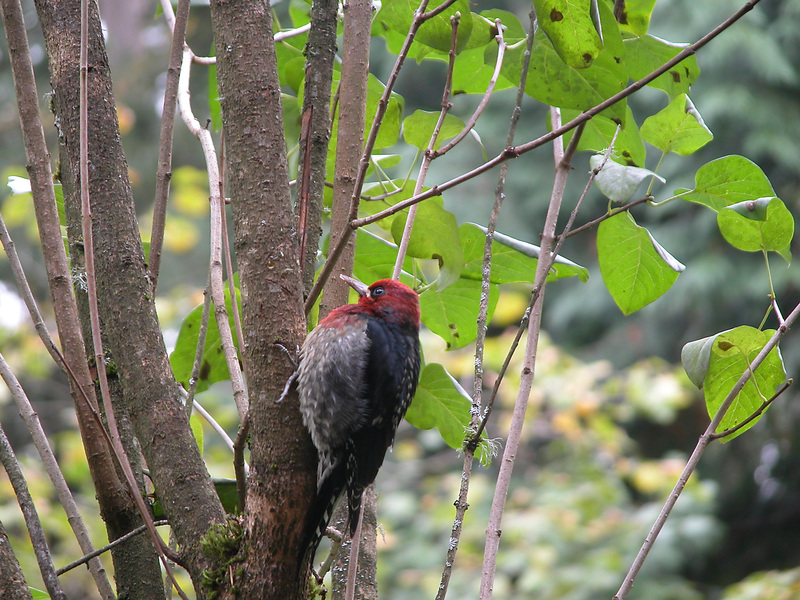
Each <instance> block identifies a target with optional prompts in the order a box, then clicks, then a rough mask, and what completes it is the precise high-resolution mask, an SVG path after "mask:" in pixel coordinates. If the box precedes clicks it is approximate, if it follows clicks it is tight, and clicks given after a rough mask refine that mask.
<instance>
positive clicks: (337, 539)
mask: <svg viewBox="0 0 800 600" xmlns="http://www.w3.org/2000/svg"><path fill="white" fill-rule="evenodd" d="M325 535H326V536H327V537H328V538H329V539H330V540H331V549H330V550H329V551H328V556H326V557H325V560H324V561H323V562H322V564H321V565H320V567H319V571H317V577H319V579H320V580H322V578H323V577H325V575H327V573H328V571H330V570H331V566H333V561H334V560H336V556H337V555H338V554H339V550H340V549H341V547H342V542H343V541H344V535H343V534H342V532H340V531H339V530H338V529H334V528H333V527H328V528H327V529H326V530H325Z"/></svg>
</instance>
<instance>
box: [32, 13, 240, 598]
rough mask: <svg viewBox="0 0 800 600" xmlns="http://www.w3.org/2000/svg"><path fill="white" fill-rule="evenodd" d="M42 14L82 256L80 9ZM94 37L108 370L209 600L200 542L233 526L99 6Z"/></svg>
mask: <svg viewBox="0 0 800 600" xmlns="http://www.w3.org/2000/svg"><path fill="white" fill-rule="evenodd" d="M36 8H37V12H38V14H39V18H40V21H41V23H42V30H43V32H44V36H45V42H46V45H47V50H48V55H49V59H50V72H51V82H52V85H53V92H54V93H53V107H54V111H55V114H56V119H57V123H58V124H59V141H60V143H61V180H62V183H63V184H64V192H65V194H64V196H65V205H66V208H67V211H68V214H70V215H72V224H71V226H70V227H69V228H68V234H69V236H70V241H71V248H72V250H73V252H79V251H80V248H81V247H82V241H81V236H80V232H79V230H78V229H77V228H76V227H75V222H74V219H75V215H78V214H79V210H80V209H79V205H80V203H79V192H78V190H79V189H80V182H79V178H78V173H79V168H78V165H79V114H78V108H79V80H80V69H79V49H80V2H79V0H63V1H59V2H52V1H48V0H36ZM89 32H90V33H89V65H88V76H87V85H88V94H89V126H88V128H89V131H88V135H89V169H90V171H89V172H90V176H89V181H88V187H89V194H90V198H91V208H92V223H93V228H94V245H95V254H96V256H95V265H96V278H97V291H98V302H99V308H100V317H101V320H102V323H103V325H104V334H105V336H106V339H105V340H104V341H105V342H107V351H108V355H109V356H110V357H112V362H109V363H108V364H107V365H106V366H105V368H106V369H107V370H108V371H111V372H112V374H116V375H117V376H118V377H119V380H120V383H121V385H122V389H123V394H124V398H125V403H126V404H127V408H128V412H129V415H130V418H131V420H132V423H133V426H134V429H135V432H136V435H137V437H138V439H139V441H140V443H141V447H142V452H143V454H144V456H145V459H146V461H147V464H148V467H149V469H150V474H151V478H152V480H153V483H154V486H155V489H156V493H157V495H158V498H159V500H160V502H161V505H162V507H163V509H164V511H165V513H166V515H167V517H168V519H169V521H170V524H171V526H172V529H173V532H174V534H175V537H176V539H177V541H178V543H179V545H180V549H181V553H182V557H183V559H184V563H185V566H186V567H187V570H188V571H189V574H190V575H191V577H192V580H193V581H194V583H195V587H196V589H197V590H198V595H199V596H200V597H202V596H203V591H202V588H201V586H200V585H199V582H200V581H201V578H202V572H203V570H204V569H206V568H208V567H210V566H212V565H211V561H210V559H208V558H207V557H205V556H204V555H203V553H202V552H201V550H200V539H201V537H202V536H203V534H204V533H205V532H206V530H207V529H208V526H209V524H211V523H214V522H222V521H224V519H225V514H224V511H223V509H222V505H221V504H220V502H219V499H218V498H217V496H216V493H215V491H214V488H213V485H212V483H211V480H210V477H209V475H208V471H207V470H206V466H205V464H204V462H203V460H202V458H201V456H200V453H199V451H198V448H197V444H196V442H195V440H194V437H193V435H192V433H191V430H190V428H189V423H188V419H187V417H186V413H185V411H184V408H183V404H182V401H181V398H180V392H179V390H178V385H177V383H176V382H175V380H174V377H173V375H172V371H171V368H170V365H169V361H168V359H167V353H166V349H165V346H164V342H163V338H162V336H161V330H160V327H159V323H158V319H157V316H156V312H155V305H154V302H153V297H152V294H151V287H150V284H149V282H148V280H147V277H146V271H145V262H144V253H143V250H142V243H141V239H140V238H139V233H138V225H137V222H136V215H135V210H134V205H133V197H132V193H131V189H130V182H129V180H128V167H127V162H126V160H125V156H124V153H123V151H122V146H121V143H120V138H119V126H118V122H117V116H116V105H115V102H114V97H113V93H112V89H111V78H110V72H109V68H108V60H107V57H106V54H105V49H104V45H103V36H102V32H101V28H100V21H99V18H98V16H97V7H96V5H95V4H94V3H93V2H91V3H90V23H89ZM98 367H99V368H103V367H104V366H103V365H98ZM140 576H141V572H140Z"/></svg>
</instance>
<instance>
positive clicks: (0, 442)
mask: <svg viewBox="0 0 800 600" xmlns="http://www.w3.org/2000/svg"><path fill="white" fill-rule="evenodd" d="M0 365H2V366H3V368H4V369H5V367H6V366H7V364H6V362H5V359H4V358H3V357H2V355H0ZM0 462H2V463H3V467H4V468H5V470H6V473H8V479H9V481H11V485H12V487H13V488H14V493H15V494H16V496H17V502H19V507H20V509H22V514H23V516H24V517H25V526H26V527H27V529H28V535H30V537H31V543H32V544H33V552H34V554H35V555H36V562H37V563H39V572H40V573H41V574H42V580H43V581H44V585H45V587H46V588H47V593H48V594H50V598H53V599H55V600H66V599H67V596H66V594H65V593H64V590H62V589H61V584H60V583H59V581H58V575H56V569H55V567H54V566H53V559H52V558H51V557H50V548H49V547H48V545H47V538H45V535H44V530H43V529H42V523H41V521H39V515H38V514H37V513H36V506H35V505H34V504H33V498H31V494H30V492H29V491H28V484H27V483H26V482H25V476H24V475H23V474H22V469H20V468H19V463H18V462H17V457H16V456H15V455H14V450H13V449H12V448H11V444H9V443H8V438H7V437H6V432H5V431H4V430H3V427H2V426H0Z"/></svg>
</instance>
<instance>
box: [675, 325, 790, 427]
mask: <svg viewBox="0 0 800 600" xmlns="http://www.w3.org/2000/svg"><path fill="white" fill-rule="evenodd" d="M774 333H775V332H774V331H773V330H767V331H760V330H758V329H755V328H754V327H749V326H744V325H743V326H741V327H737V328H735V329H730V330H728V331H724V332H722V333H718V334H716V335H713V336H710V337H707V338H704V339H702V340H697V341H694V342H690V343H689V344H686V346H684V347H683V351H682V352H681V362H682V363H683V365H684V369H686V372H687V373H688V374H689V378H690V379H691V380H692V383H694V384H695V385H697V386H698V387H701V388H702V389H703V391H704V395H705V399H706V408H707V409H708V414H709V416H711V417H712V418H713V416H714V415H715V414H716V413H717V411H718V410H719V408H720V406H721V405H722V403H723V402H724V400H725V398H726V397H727V396H728V394H729V393H730V391H731V389H733V386H734V385H735V384H736V382H737V381H738V380H739V378H740V377H741V376H742V374H743V373H744V372H745V371H746V370H747V369H749V368H750V365H751V363H752V361H753V359H755V357H756V356H757V355H758V353H759V352H761V350H762V349H763V348H764V346H765V345H766V344H767V342H768V341H769V340H770V338H771V337H772V335H773V334H774ZM785 380H786V372H785V369H784V365H783V359H782V357H781V355H780V352H779V350H778V348H777V347H776V348H774V349H773V350H772V351H771V352H770V353H769V354H768V355H767V357H766V359H765V360H764V362H763V363H762V364H761V365H760V366H759V367H758V369H756V371H755V373H754V374H753V376H751V378H750V380H749V381H748V382H747V383H746V384H745V386H744V388H742V391H741V392H739V395H738V396H737V397H736V399H735V400H734V401H733V403H732V404H731V406H730V408H729V409H728V412H727V413H726V414H725V416H724V417H723V419H722V421H721V422H720V425H719V427H718V428H717V432H720V431H725V430H726V429H731V428H732V427H736V426H737V425H738V424H739V423H741V422H742V421H744V420H745V419H747V418H748V417H749V416H750V415H752V414H753V413H755V412H756V411H757V410H758V409H759V408H760V407H761V405H762V404H763V403H764V401H766V400H768V399H769V398H770V397H771V396H772V395H773V394H774V393H775V391H776V390H777V388H778V386H779V385H781V384H782V383H783V382H784V381H785ZM759 419H760V417H759V418H757V419H754V420H753V421H751V422H750V423H748V424H747V425H745V426H744V427H742V428H741V429H740V430H738V431H737V432H736V433H734V434H732V435H730V436H728V437H726V438H724V439H725V441H727V440H731V439H733V438H735V437H737V436H738V435H740V434H742V433H744V432H745V431H747V430H748V429H750V427H752V426H753V425H755V424H756V423H757V422H758V420H759Z"/></svg>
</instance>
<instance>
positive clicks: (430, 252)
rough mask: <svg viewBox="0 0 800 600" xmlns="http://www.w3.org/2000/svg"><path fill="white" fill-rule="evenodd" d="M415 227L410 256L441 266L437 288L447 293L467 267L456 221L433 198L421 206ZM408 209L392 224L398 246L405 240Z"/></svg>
mask: <svg viewBox="0 0 800 600" xmlns="http://www.w3.org/2000/svg"><path fill="white" fill-rule="evenodd" d="M417 207H418V208H417V214H416V217H415V218H414V227H413V229H412V230H411V237H410V238H409V242H408V251H407V252H408V255H409V256H413V257H415V258H433V259H436V260H438V262H439V277H438V280H437V287H438V288H439V290H444V289H445V288H446V287H447V286H449V285H451V284H452V283H453V282H454V281H456V280H457V279H458V278H459V275H460V274H461V269H462V268H463V267H464V252H463V250H462V249H461V238H460V237H459V234H458V223H457V222H456V217H455V215H454V214H453V213H451V212H450V211H449V210H446V209H445V208H444V206H442V203H441V202H437V198H431V199H428V200H425V201H424V202H420V203H419V204H418V205H417ZM407 217H408V209H406V210H403V211H400V212H399V213H397V215H396V216H395V218H394V221H393V222H392V237H393V238H394V241H395V242H396V243H398V244H399V243H400V240H401V239H402V238H403V229H404V228H405V225H406V218H407Z"/></svg>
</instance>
